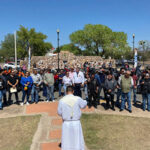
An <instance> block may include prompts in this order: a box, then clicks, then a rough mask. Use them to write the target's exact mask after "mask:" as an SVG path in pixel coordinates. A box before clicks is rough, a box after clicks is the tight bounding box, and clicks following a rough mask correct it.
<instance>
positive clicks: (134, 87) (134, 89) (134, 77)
mask: <svg viewBox="0 0 150 150" xmlns="http://www.w3.org/2000/svg"><path fill="white" fill-rule="evenodd" d="M132 78H133V83H134V85H133V103H134V105H135V104H136V93H137V82H138V77H137V75H136V72H133V75H132Z"/></svg>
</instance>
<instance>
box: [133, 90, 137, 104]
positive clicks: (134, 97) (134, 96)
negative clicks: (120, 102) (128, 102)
mask: <svg viewBox="0 0 150 150" xmlns="http://www.w3.org/2000/svg"><path fill="white" fill-rule="evenodd" d="M136 92H137V89H136V88H133V102H134V103H136Z"/></svg>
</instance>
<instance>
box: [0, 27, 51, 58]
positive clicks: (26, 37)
mask: <svg viewBox="0 0 150 150" xmlns="http://www.w3.org/2000/svg"><path fill="white" fill-rule="evenodd" d="M46 38H47V36H46V35H44V34H43V33H41V32H36V31H35V29H34V28H31V29H30V30H28V28H25V27H23V26H20V28H19V31H17V57H18V58H25V57H27V56H28V48H29V47H28V46H30V47H31V52H32V55H35V56H43V55H45V54H46V53H47V52H48V51H49V50H50V49H51V48H52V44H51V43H49V42H45V39H46ZM0 54H1V56H3V57H5V58H6V59H10V57H13V58H14V57H15V48H14V35H13V34H7V35H6V36H5V39H4V41H2V42H1V47H0Z"/></svg>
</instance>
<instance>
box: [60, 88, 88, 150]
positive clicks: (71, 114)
mask: <svg viewBox="0 0 150 150" xmlns="http://www.w3.org/2000/svg"><path fill="white" fill-rule="evenodd" d="M73 92H74V90H73V87H72V86H68V87H67V95H66V96H64V97H63V98H62V99H61V100H60V101H59V104H58V115H59V116H61V117H62V120H63V124H62V138H61V149H62V150H71V149H72V150H84V147H85V144H84V137H83V133H82V127H81V123H80V118H81V110H80V109H83V108H85V107H86V105H87V102H86V101H85V100H83V99H81V97H78V96H74V95H73Z"/></svg>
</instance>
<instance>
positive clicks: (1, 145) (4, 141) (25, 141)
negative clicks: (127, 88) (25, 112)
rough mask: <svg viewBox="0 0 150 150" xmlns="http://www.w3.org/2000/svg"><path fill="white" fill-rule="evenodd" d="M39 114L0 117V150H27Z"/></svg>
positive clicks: (35, 128) (38, 119)
mask: <svg viewBox="0 0 150 150" xmlns="http://www.w3.org/2000/svg"><path fill="white" fill-rule="evenodd" d="M40 117H41V116H40V115H36V116H21V117H13V118H4V119H0V150H29V149H30V146H31V144H32V139H33V136H34V133H35V132H36V130H37V126H38V122H39V121H40Z"/></svg>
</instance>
